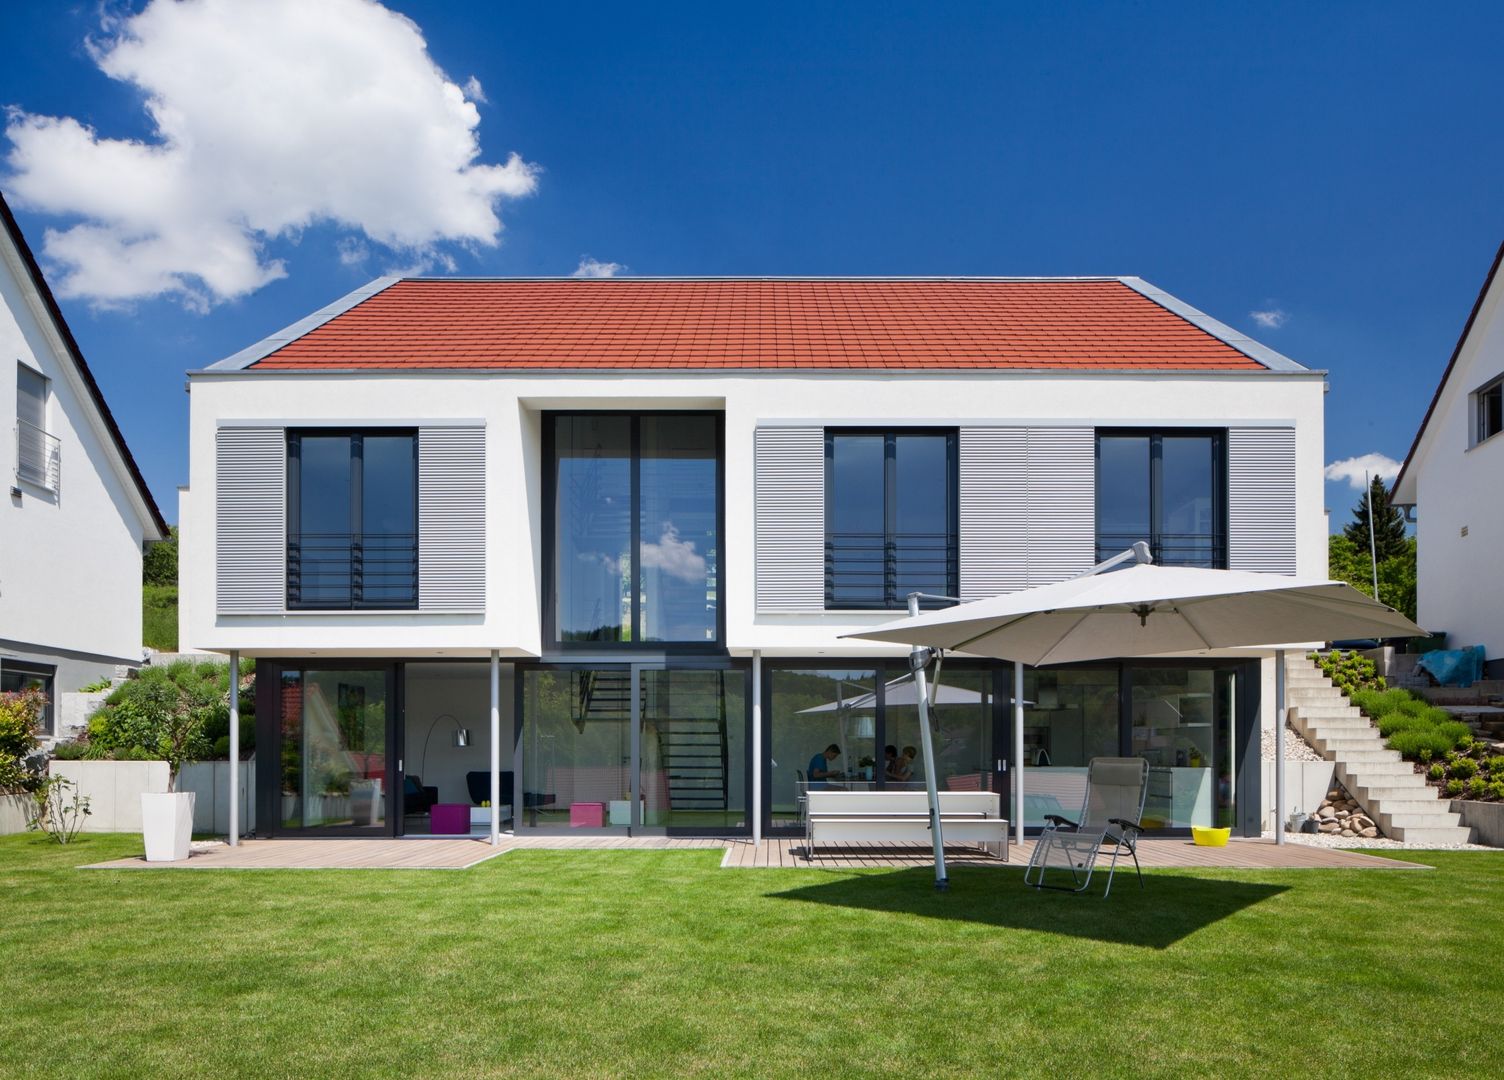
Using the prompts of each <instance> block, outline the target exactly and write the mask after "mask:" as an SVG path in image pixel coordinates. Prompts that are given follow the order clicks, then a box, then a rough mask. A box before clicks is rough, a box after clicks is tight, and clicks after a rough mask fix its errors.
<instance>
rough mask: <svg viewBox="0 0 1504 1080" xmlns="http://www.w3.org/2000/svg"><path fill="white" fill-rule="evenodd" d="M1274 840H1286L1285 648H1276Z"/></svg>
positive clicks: (1277, 841)
mask: <svg viewBox="0 0 1504 1080" xmlns="http://www.w3.org/2000/svg"><path fill="white" fill-rule="evenodd" d="M1274 842H1275V843H1276V844H1283V843H1284V842H1285V650H1284V649H1275V650H1274Z"/></svg>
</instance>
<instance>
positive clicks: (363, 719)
mask: <svg viewBox="0 0 1504 1080" xmlns="http://www.w3.org/2000/svg"><path fill="white" fill-rule="evenodd" d="M190 386H191V395H192V406H191V410H192V423H191V439H190V467H191V482H190V484H189V486H188V488H187V489H185V490H184V492H183V494H182V501H181V504H180V507H179V512H180V519H179V520H180V528H181V536H180V542H181V545H182V555H181V567H182V569H181V575H182V607H181V612H182V614H181V618H182V624H181V640H182V642H183V643H184V644H185V645H187V646H192V647H194V648H199V649H206V650H212V651H216V652H221V653H232V654H237V655H239V656H247V657H255V658H256V660H257V676H258V680H257V681H258V695H259V696H258V702H257V724H258V730H257V754H256V758H257V770H256V788H257V791H256V797H257V800H258V801H257V820H258V822H259V823H260V824H259V826H258V829H259V831H260V832H262V833H273V834H282V835H320V834H339V835H375V836H390V835H414V834H427V833H430V832H449V831H455V830H459V831H468V830H469V829H470V828H471V823H472V822H473V827H474V828H475V829H476V830H477V831H482V832H483V831H485V830H486V828H487V826H488V825H489V824H491V819H489V818H488V812H489V810H490V809H491V808H488V807H485V806H482V805H480V804H482V803H485V802H495V803H497V804H498V805H497V806H496V807H495V808H494V809H495V815H494V823H495V824H496V825H497V826H498V827H507V828H516V829H518V830H566V831H567V830H575V831H586V832H589V831H605V832H617V833H628V832H630V833H634V834H636V833H649V834H651V833H663V832H668V833H688V834H720V835H727V834H730V835H747V834H753V835H767V834H777V833H779V832H783V831H788V830H793V829H797V828H798V827H799V820H798V801H799V793H800V791H801V790H803V788H804V786H805V785H807V784H809V783H811V782H839V783H843V784H847V785H869V786H876V787H885V786H894V785H899V784H902V783H905V782H908V783H912V782H914V780H917V778H918V777H920V776H922V775H923V773H922V769H923V761H922V760H916V761H913V762H912V763H906V762H904V761H898V762H895V763H894V764H892V765H890V764H889V762H888V760H887V758H888V755H887V754H886V753H885V748H886V747H889V746H891V747H893V748H894V750H895V752H896V755H895V756H896V757H897V758H900V759H904V758H907V757H908V756H909V755H906V754H905V753H904V751H905V748H906V747H918V746H919V745H920V744H921V741H920V739H919V737H918V729H917V715H916V713H917V708H916V700H917V699H916V696H915V694H914V692H913V690H912V687H911V685H910V684H909V683H908V681H907V666H906V662H905V653H904V650H902V649H899V648H897V647H884V646H880V645H874V644H872V643H862V642H857V641H853V640H850V639H845V638H843V637H842V635H843V634H845V633H848V632H852V631H857V630H859V629H862V628H865V627H870V626H872V625H874V624H875V623H879V622H883V621H885V620H888V619H890V618H892V617H894V616H895V614H897V613H899V612H901V611H902V610H903V608H904V604H905V596H906V595H907V594H908V593H909V592H911V591H921V592H926V593H932V594H938V595H941V596H953V597H962V598H967V599H970V598H976V597H982V596H988V595H994V594H997V593H999V592H1003V591H1007V590H1013V589H1019V588H1023V587H1026V586H1030V585H1035V584H1040V583H1044V582H1049V581H1055V580H1059V579H1061V578H1065V577H1068V576H1071V575H1074V574H1076V573H1079V572H1081V571H1083V570H1085V569H1087V568H1088V567H1090V566H1092V565H1093V563H1094V562H1096V561H1098V559H1099V558H1100V557H1105V556H1107V555H1111V554H1115V553H1117V552H1119V551H1120V550H1122V549H1124V548H1125V547H1127V546H1128V545H1129V544H1130V543H1132V542H1133V541H1137V540H1147V541H1148V542H1149V543H1150V544H1151V546H1152V549H1153V552H1154V554H1155V555H1156V557H1157V558H1158V559H1160V560H1161V561H1164V562H1169V563H1180V564H1186V565H1197V566H1211V567H1230V568H1234V569H1244V570H1255V571H1264V572H1268V573H1273V574H1301V575H1306V576H1316V577H1319V576H1324V574H1325V570H1326V524H1325V519H1324V512H1323V509H1322V487H1321V486H1322V479H1321V477H1322V455H1323V413H1322V409H1323V397H1324V389H1325V387H1324V381H1323V376H1322V373H1321V372H1318V371H1311V370H1307V369H1306V368H1304V367H1301V366H1300V365H1298V364H1296V363H1294V362H1293V361H1291V360H1288V359H1286V358H1285V357H1283V356H1280V355H1279V354H1278V353H1275V352H1273V351H1272V350H1270V349H1268V348H1265V347H1264V346H1262V345H1260V344H1258V343H1256V342H1254V341H1251V340H1250V339H1248V338H1247V337H1246V336H1244V335H1242V334H1239V333H1237V332H1236V331H1233V330H1231V329H1230V328H1228V327H1226V326H1224V325H1222V324H1221V323H1219V322H1217V321H1215V320H1213V319H1211V318H1209V317H1208V316H1206V315H1204V314H1202V313H1201V312H1199V311H1197V310H1195V309H1193V308H1191V307H1189V306H1188V305H1186V304H1184V303H1182V302H1181V301H1179V300H1176V299H1175V298H1174V297H1171V296H1169V295H1167V294H1165V293H1163V292H1161V291H1160V290H1158V289H1156V288H1154V287H1153V286H1151V285H1149V284H1147V283H1145V282H1144V281H1142V280H1139V279H1137V278H1071V279H677V280H655V279H611V280H593V281H592V280H494V279H493V280H461V279H422V278H404V279H395V278H393V279H382V280H378V281H375V282H373V283H371V284H370V285H368V286H366V287H365V288H362V289H360V290H358V291H357V292H355V293H353V294H351V295H350V296H347V297H345V298H344V299H342V300H340V301H339V302H337V303H335V304H333V305H331V306H329V307H328V308H325V309H324V310H322V311H320V312H318V313H316V314H314V315H312V316H310V317H308V318H306V319H304V320H302V321H301V322H298V323H296V324H294V325H293V326H291V327H289V328H288V329H286V330H284V331H282V332H280V333H278V334H274V335H272V336H271V337H269V338H267V339H266V340H265V341H262V342H260V343H258V344H256V345H253V346H251V347H249V348H247V349H245V350H244V351H242V352H240V353H238V354H237V355H235V356H232V357H230V358H229V359H227V360H223V361H221V362H219V363H216V364H213V365H212V366H210V367H208V368H207V369H205V370H202V371H196V372H194V373H192V375H191V383H190ZM1271 644H1272V643H1271ZM1025 689H1026V693H1025V697H1026V699H1027V701H1028V702H1030V706H1029V709H1028V713H1027V721H1026V730H1025V732H1024V745H1025V754H1024V757H1025V761H1024V762H1022V763H1020V762H1017V761H1013V760H1011V751H1010V747H1011V746H1012V737H1011V731H1010V724H1011V720H1010V712H1009V707H1010V704H1011V702H1010V696H1009V695H1010V693H1011V666H1008V665H1000V664H994V663H991V662H985V661H980V660H978V661H968V660H966V659H965V658H963V657H959V656H957V657H953V658H951V659H949V660H947V661H946V664H945V670H944V679H943V688H942V691H941V696H940V698H939V700H938V704H937V709H936V713H937V717H938V733H937V736H936V743H935V756H936V763H935V764H936V767H937V770H938V774H939V777H940V783H941V784H942V785H943V786H944V787H947V788H949V789H953V790H957V789H959V790H968V789H969V790H976V789H979V788H980V789H984V790H1000V791H1003V792H1004V793H1005V800H1006V792H1007V788H1008V784H1009V781H1010V779H1011V778H1012V777H1014V776H1016V775H1017V773H1018V769H1019V766H1020V764H1024V765H1026V766H1027V767H1028V772H1027V783H1026V785H1025V792H1026V794H1027V797H1028V807H1029V814H1028V817H1029V820H1030V823H1031V824H1038V823H1039V819H1040V817H1041V816H1042V815H1043V814H1044V813H1047V812H1054V811H1056V810H1057V809H1059V808H1062V807H1064V808H1066V812H1070V811H1072V810H1074V809H1076V808H1078V807H1079V802H1078V801H1077V802H1075V805H1074V806H1073V805H1072V802H1073V800H1079V797H1080V791H1081V784H1082V776H1083V774H1084V772H1085V766H1086V764H1087V762H1088V761H1089V760H1090V759H1091V758H1092V757H1093V756H1098V755H1116V754H1119V753H1132V754H1137V755H1143V756H1144V757H1146V758H1148V759H1149V761H1150V762H1151V764H1152V766H1153V774H1152V781H1151V792H1150V799H1149V807H1148V811H1147V813H1146V819H1147V820H1148V821H1149V822H1151V823H1152V824H1154V825H1155V826H1157V827H1158V828H1162V829H1165V830H1170V831H1175V830H1183V829H1186V828H1188V827H1189V826H1190V825H1191V824H1193V823H1194V824H1209V823H1212V822H1222V823H1226V824H1229V825H1231V826H1232V827H1233V828H1234V829H1235V831H1236V832H1238V833H1253V834H1257V832H1258V830H1259V827H1260V824H1261V819H1262V818H1264V817H1266V816H1267V809H1266V807H1267V804H1268V803H1269V801H1270V795H1269V793H1268V792H1265V791H1263V790H1261V786H1262V785H1261V782H1260V776H1259V773H1260V768H1259V753H1260V751H1259V747H1260V728H1261V726H1267V725H1271V724H1272V723H1273V719H1272V716H1273V711H1274V710H1273V705H1272V701H1273V659H1272V652H1271V651H1269V650H1245V651H1240V652H1234V653H1226V654H1217V655H1206V654H1202V655H1196V656H1187V657H1175V658H1168V657H1167V658H1156V659H1153V660H1134V661H1124V662H1114V663H1100V664H1086V665H1079V666H1072V667H1067V668H1061V669H1058V670H1041V671H1037V672H1030V674H1029V679H1028V683H1027V685H1026V688H1025ZM493 708H494V710H495V727H496V730H497V732H498V736H497V738H496V739H495V740H493V739H492V736H491V730H492V715H493V714H492V709H493ZM832 746H833V747H835V748H836V749H835V750H834V752H833V753H832V754H831V755H829V756H824V755H825V752H826V750H827V748H829V747H832ZM916 753H917V751H916ZM493 755H494V758H493ZM816 758H821V759H822V760H825V761H827V762H828V763H829V764H828V766H827V767H828V768H829V770H830V771H831V772H834V773H838V774H840V777H839V779H838V780H834V781H832V780H830V778H824V779H823V781H822V778H821V777H819V776H818V775H816V776H812V775H810V774H811V772H812V771H823V770H820V769H819V767H818V765H817V763H816V762H815V760H813V759H816ZM493 760H494V761H495V762H496V765H495V769H496V773H497V775H496V779H495V788H494V790H495V792H496V793H497V797H496V798H494V799H493V798H491V792H492V791H493V788H492V786H491V784H492V767H493V766H492V762H493ZM906 772H907V773H908V774H909V775H910V776H912V777H913V779H910V780H907V781H906V780H905V778H904V774H905V773H906ZM1005 805H1006V801H1005Z"/></svg>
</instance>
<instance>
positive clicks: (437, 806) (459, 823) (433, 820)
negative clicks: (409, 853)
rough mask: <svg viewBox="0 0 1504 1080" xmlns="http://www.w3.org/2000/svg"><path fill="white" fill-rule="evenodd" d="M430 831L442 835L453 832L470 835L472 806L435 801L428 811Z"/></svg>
mask: <svg viewBox="0 0 1504 1080" xmlns="http://www.w3.org/2000/svg"><path fill="white" fill-rule="evenodd" d="M428 831H429V832H431V833H435V834H441V835H449V834H452V833H460V834H462V835H468V834H469V832H470V807H468V806H466V805H465V804H464V803H451V802H441V803H434V804H433V807H432V809H430V810H429V811H428Z"/></svg>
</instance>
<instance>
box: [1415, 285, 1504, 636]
mask: <svg viewBox="0 0 1504 1080" xmlns="http://www.w3.org/2000/svg"><path fill="white" fill-rule="evenodd" d="M1497 267H1498V264H1497V262H1496V263H1495V272H1494V273H1491V274H1490V275H1489V279H1488V282H1487V284H1486V285H1485V287H1484V290H1483V293H1482V294H1481V295H1480V296H1479V299H1478V304H1477V307H1476V309H1475V310H1474V312H1473V317H1472V319H1471V320H1470V321H1469V324H1468V327H1467V329H1466V330H1465V331H1464V333H1463V337H1462V340H1461V341H1460V342H1459V343H1458V345H1457V349H1456V352H1455V354H1454V356H1453V359H1452V363H1451V366H1450V367H1449V368H1448V370H1447V372H1446V374H1445V375H1444V376H1443V379H1442V383H1441V386H1440V387H1439V389H1438V390H1437V394H1436V399H1435V401H1434V403H1433V404H1432V406H1431V411H1430V413H1429V415H1428V417H1427V419H1426V421H1425V422H1424V426H1423V427H1422V429H1421V432H1420V435H1419V437H1418V438H1417V439H1416V442H1415V446H1414V448H1413V449H1412V451H1411V453H1410V457H1409V459H1408V460H1407V461H1406V463H1405V467H1404V470H1403V472H1402V473H1401V475H1400V477H1399V479H1398V482H1397V484H1396V487H1395V491H1394V496H1393V501H1394V502H1395V503H1397V504H1400V505H1405V506H1414V507H1416V540H1417V567H1416V570H1417V580H1416V593H1417V596H1416V600H1417V607H1418V611H1417V615H1418V621H1419V622H1420V624H1421V625H1422V626H1424V627H1426V628H1427V629H1429V630H1432V631H1436V632H1441V631H1445V632H1446V633H1447V634H1448V635H1449V638H1448V646H1449V647H1451V648H1462V647H1466V646H1471V645H1482V646H1484V648H1485V650H1486V653H1487V656H1488V658H1489V660H1499V659H1501V658H1504V575H1501V574H1500V572H1499V553H1500V552H1501V551H1504V434H1495V435H1493V436H1492V437H1490V438H1487V439H1484V440H1483V441H1481V442H1480V441H1479V440H1478V430H1477V423H1476V420H1477V417H1476V398H1475V394H1476V391H1478V390H1479V389H1480V388H1482V387H1485V386H1487V385H1488V384H1489V383H1491V382H1493V381H1495V380H1497V379H1499V378H1500V377H1501V376H1504V286H1501V284H1500V282H1499V278H1498V275H1497V272H1496V271H1497Z"/></svg>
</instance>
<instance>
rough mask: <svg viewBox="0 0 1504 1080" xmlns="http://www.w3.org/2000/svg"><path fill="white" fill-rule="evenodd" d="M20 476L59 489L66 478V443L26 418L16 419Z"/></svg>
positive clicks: (25, 479) (46, 486)
mask: <svg viewBox="0 0 1504 1080" xmlns="http://www.w3.org/2000/svg"><path fill="white" fill-rule="evenodd" d="M16 477H17V479H20V480H24V481H26V482H27V483H28V484H36V485H37V486H39V487H44V488H46V489H47V490H48V491H52V492H56V491H58V490H59V485H60V484H61V482H62V478H63V444H62V442H61V441H59V439H58V437H57V436H56V435H49V434H47V432H46V431H44V430H42V429H41V428H39V427H37V426H36V425H35V424H33V423H30V422H29V421H26V420H17V421H16Z"/></svg>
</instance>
